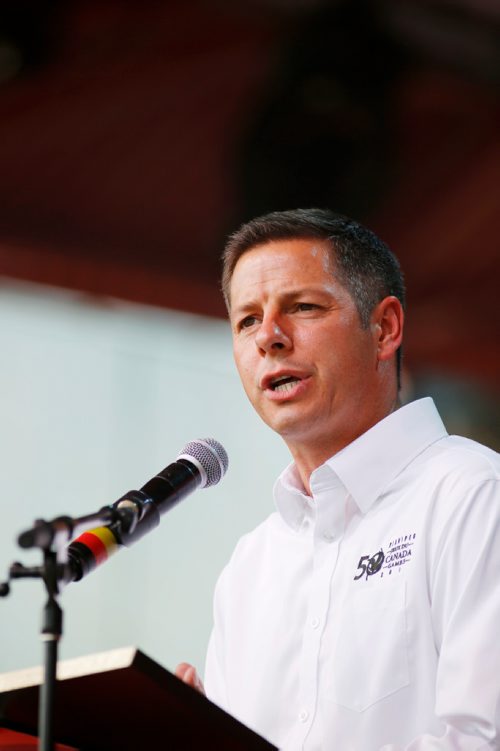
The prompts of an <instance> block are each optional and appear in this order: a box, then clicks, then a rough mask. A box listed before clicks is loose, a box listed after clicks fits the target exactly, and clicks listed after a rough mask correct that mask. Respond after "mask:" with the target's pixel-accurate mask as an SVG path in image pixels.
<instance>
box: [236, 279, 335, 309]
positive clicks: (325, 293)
mask: <svg viewBox="0 0 500 751" xmlns="http://www.w3.org/2000/svg"><path fill="white" fill-rule="evenodd" d="M309 295H313V296H315V297H318V296H319V297H324V298H327V297H328V299H330V300H331V299H332V298H335V299H336V298H337V294H336V293H335V291H334V290H333V289H332V288H331V287H328V289H326V288H325V286H324V285H319V286H317V287H296V288H295V289H289V290H284V291H283V292H280V293H279V295H278V297H279V299H280V300H281V301H282V302H284V303H287V302H291V301H293V300H297V299H298V298H303V297H308V296H309ZM260 304H261V303H260V302H259V301H258V300H256V299H250V300H247V301H246V302H243V303H241V305H238V306H235V307H232V309H231V314H232V315H236V316H240V315H244V314H245V313H250V312H252V311H254V310H255V309H256V308H259V307H260Z"/></svg>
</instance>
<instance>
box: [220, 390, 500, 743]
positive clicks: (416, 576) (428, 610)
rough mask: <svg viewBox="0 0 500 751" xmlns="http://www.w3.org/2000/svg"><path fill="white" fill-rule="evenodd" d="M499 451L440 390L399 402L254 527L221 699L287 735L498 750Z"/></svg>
mask: <svg viewBox="0 0 500 751" xmlns="http://www.w3.org/2000/svg"><path fill="white" fill-rule="evenodd" d="M499 468H500V461H499V457H498V455H497V454H496V453H494V452H493V451H490V450H489V449H487V448H485V447H483V446H481V445H479V444H477V443H475V442H473V441H469V440H467V439H464V438H458V437H454V436H448V434H447V433H446V430H445V428H444V426H443V423H442V421H441V419H440V417H439V415H438V413H437V411H436V409H435V407H434V404H433V402H432V400H431V399H422V400H420V401H417V402H413V403H412V404H409V405H407V406H405V407H403V408H401V409H399V410H398V411H396V412H394V413H392V414H391V415H389V416H388V417H387V418H385V419H384V420H382V421H381V422H380V423H378V424H377V425H375V426H374V427H373V428H371V429H370V430H369V431H367V432H366V433H365V434H364V435H362V436H360V438H358V439H357V440H356V441H354V442H353V443H352V444H350V445H349V446H347V447H346V448H345V449H343V450H342V451H341V452H339V453H338V454H336V455H335V456H334V457H333V458H332V459H330V460H329V461H327V462H326V463H325V464H324V465H322V466H321V467H319V468H318V469H317V470H315V471H314V472H313V474H312V477H311V492H312V498H309V497H307V496H306V495H305V494H304V492H303V488H302V485H301V483H300V481H299V479H298V476H297V474H296V471H295V468H294V465H291V466H290V467H288V468H287V469H286V470H285V472H284V473H283V474H282V475H281V477H280V478H279V480H278V481H277V483H276V486H275V500H276V505H277V509H278V510H277V513H274V514H272V515H271V516H270V517H269V518H268V519H267V520H266V521H265V522H264V523H263V524H262V525H260V526H259V527H258V528H257V529H256V530H254V531H253V532H252V533H250V534H249V535H246V536H245V537H243V538H242V539H241V540H240V542H239V543H238V546H237V548H236V550H235V552H234V554H233V557H232V559H231V561H230V563H229V564H228V566H227V567H226V568H225V570H224V571H223V573H222V575H221V577H220V580H219V582H218V585H217V589H216V596H215V625H214V631H213V633H212V636H211V639H210V645H209V650H208V656H207V666H206V687H207V693H208V695H209V697H210V698H211V699H213V700H214V701H215V702H216V703H218V704H220V705H221V706H222V707H224V708H225V709H226V710H227V711H228V712H230V713H231V714H233V715H235V716H236V717H238V718H239V719H240V720H241V721H242V722H244V723H246V724H247V725H249V726H250V727H252V728H253V729H255V730H256V731H257V732H259V733H260V734H262V735H264V736H265V737H267V738H268V739H269V740H270V741H272V742H273V743H275V744H276V745H277V746H279V747H280V748H283V749H305V750H306V751H313V750H314V751H320V750H325V749H332V751H333V750H335V751H378V750H379V749H384V751H399V750H400V749H408V751H424V749H425V751H431V749H432V750H433V751H438V750H439V751H479V750H480V749H481V751H486V749H499V748H500V740H499V738H500V735H499V729H498V728H499V725H500V718H499V712H500V647H499V643H500V638H499V637H500V502H499Z"/></svg>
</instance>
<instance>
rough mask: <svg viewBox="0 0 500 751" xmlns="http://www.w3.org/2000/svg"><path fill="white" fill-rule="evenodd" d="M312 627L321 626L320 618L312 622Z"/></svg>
mask: <svg viewBox="0 0 500 751" xmlns="http://www.w3.org/2000/svg"><path fill="white" fill-rule="evenodd" d="M311 626H312V628H318V626H319V618H313V619H312V620H311Z"/></svg>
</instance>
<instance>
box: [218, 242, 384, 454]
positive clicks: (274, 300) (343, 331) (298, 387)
mask: <svg viewBox="0 0 500 751" xmlns="http://www.w3.org/2000/svg"><path fill="white" fill-rule="evenodd" d="M230 299H231V312H230V321H231V328H232V333H233V347H234V357H235V361H236V365H237V368H238V372H239V374H240V377H241V380H242V383H243V386H244V389H245V391H246V393H247V396H248V398H249V399H250V401H251V403H252V405H253V406H254V408H255V409H256V411H257V412H258V414H259V415H260V416H261V417H262V419H263V420H264V422H266V423H267V424H268V425H269V426H270V427H271V428H273V429H274V430H275V431H277V432H278V433H279V434H280V435H281V436H282V437H283V438H284V439H285V441H286V442H287V444H288V446H289V447H290V448H291V449H292V450H293V449H294V448H295V449H300V447H310V448H312V449H314V450H316V451H318V452H319V453H321V452H326V454H327V455H328V456H329V455H331V454H333V453H335V452H336V451H338V450H339V449H340V448H343V446H345V445H347V444H348V443H350V442H351V441H352V440H354V438H356V437H357V436H358V435H360V434H361V433H363V432H364V431H365V430H367V429H368V428H369V427H371V426H372V425H373V424H374V423H375V422H377V420H378V419H380V418H381V416H384V415H380V414H379V413H380V411H381V409H382V407H381V404H380V396H379V392H380V379H379V377H378V375H377V336H378V335H377V326H376V325H375V324H373V325H371V326H369V327H368V328H366V329H363V328H362V327H361V323H360V318H359V314H358V311H357V309H356V306H355V303H354V301H353V299H352V298H351V296H350V294H349V292H348V291H347V290H346V289H345V287H343V286H342V285H341V284H340V282H339V281H338V279H337V276H336V274H335V270H334V268H332V262H331V260H330V254H329V252H328V246H327V245H326V243H325V242H323V241H320V240H298V239H294V240H280V241H273V242H269V243H266V244H264V245H259V246H257V247H255V248H253V249H251V250H249V251H247V252H246V253H244V254H243V255H242V256H241V258H240V259H239V260H238V262H237V264H236V266H235V269H234V273H233V276H232V279H231V286H230ZM328 452H330V453H328Z"/></svg>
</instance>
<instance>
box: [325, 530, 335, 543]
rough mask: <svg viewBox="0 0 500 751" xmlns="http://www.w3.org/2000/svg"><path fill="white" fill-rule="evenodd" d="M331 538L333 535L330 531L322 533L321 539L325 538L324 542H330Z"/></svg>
mask: <svg viewBox="0 0 500 751" xmlns="http://www.w3.org/2000/svg"><path fill="white" fill-rule="evenodd" d="M333 539H334V536H333V535H332V534H331V533H330V532H324V533H323V540H325V541H326V542H332V540H333Z"/></svg>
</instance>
